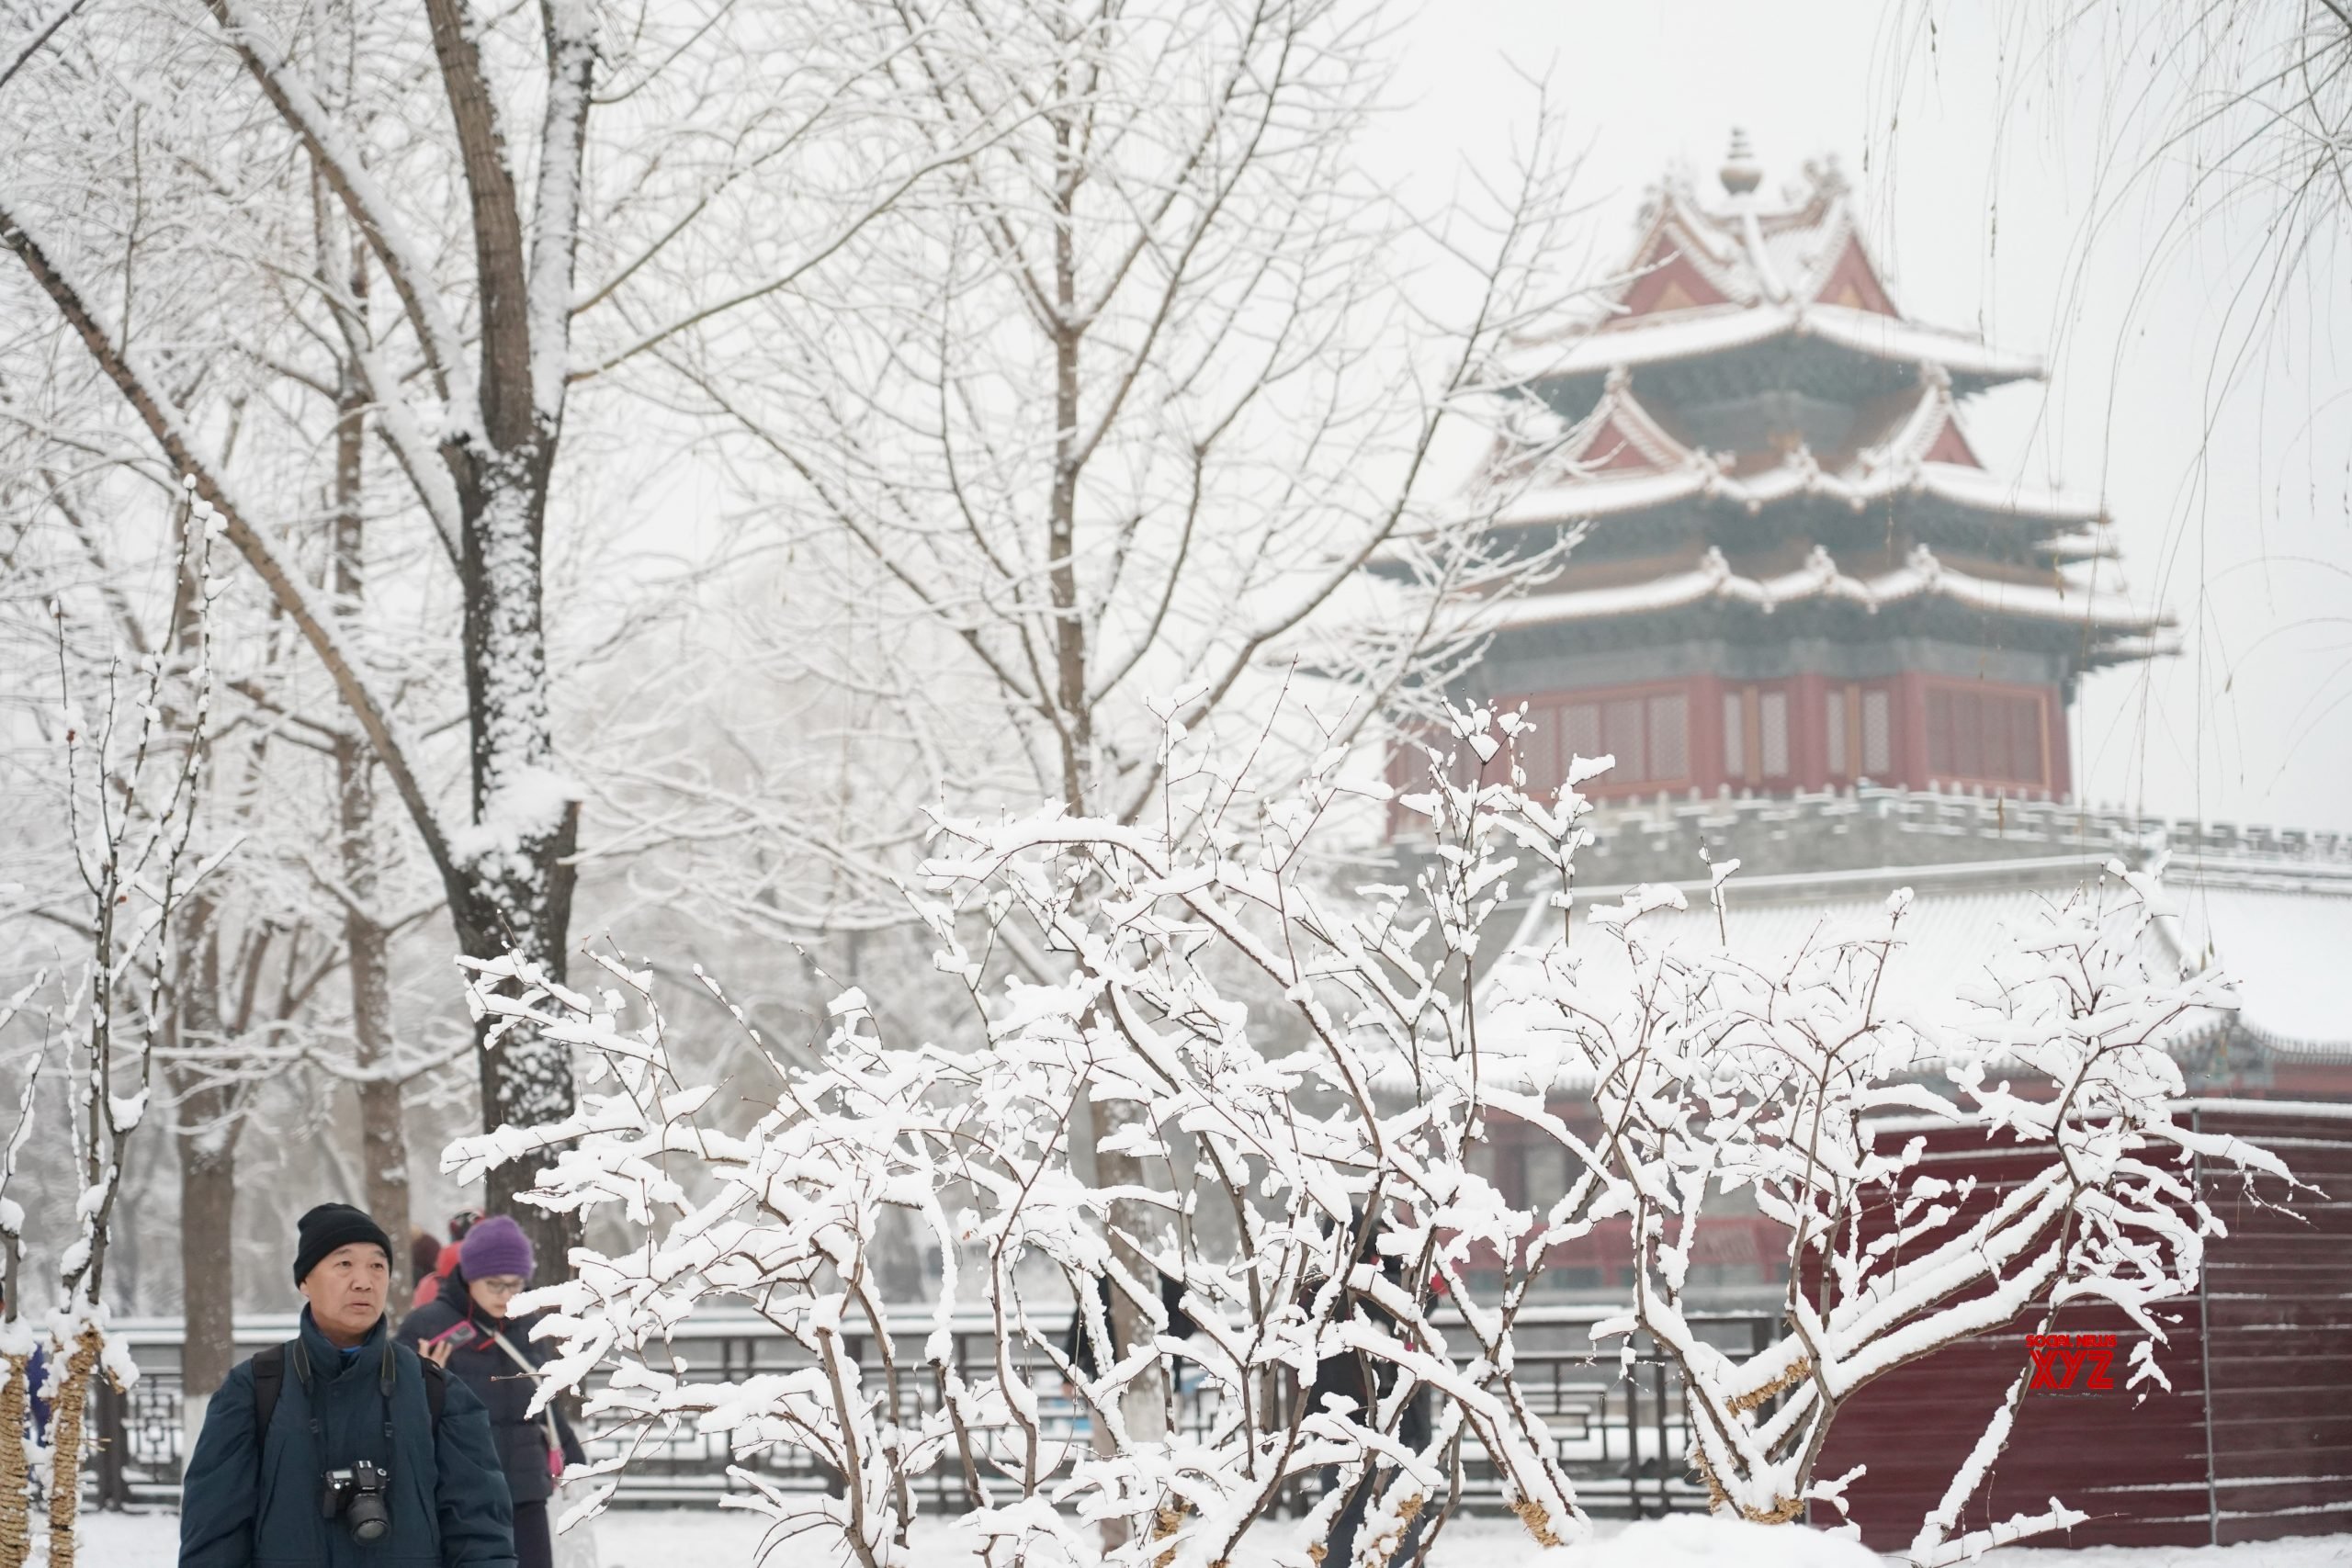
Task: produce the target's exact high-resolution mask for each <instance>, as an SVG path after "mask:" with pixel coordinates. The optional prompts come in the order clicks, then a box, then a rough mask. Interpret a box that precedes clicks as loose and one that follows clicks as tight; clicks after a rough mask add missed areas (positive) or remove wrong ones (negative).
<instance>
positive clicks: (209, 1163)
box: [179, 1126, 237, 1398]
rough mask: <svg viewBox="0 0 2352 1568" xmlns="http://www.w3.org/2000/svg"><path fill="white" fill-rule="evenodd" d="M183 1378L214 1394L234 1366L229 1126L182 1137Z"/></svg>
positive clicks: (187, 1387) (192, 1391)
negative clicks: (184, 1323) (185, 1324)
mask: <svg viewBox="0 0 2352 1568" xmlns="http://www.w3.org/2000/svg"><path fill="white" fill-rule="evenodd" d="M179 1145H180V1148H179V1153H180V1303H181V1306H180V1310H181V1312H182V1313H183V1314H185V1317H186V1321H187V1326H186V1329H185V1331H184V1337H183V1339H182V1341H181V1348H180V1382H181V1387H182V1390H183V1392H184V1393H186V1394H187V1395H189V1396H191V1397H195V1398H205V1397H209V1395H210V1394H211V1393H212V1392H213V1391H214V1390H215V1389H217V1388H219V1387H220V1382H221V1380H222V1379H224V1378H226V1377H227V1376H228V1375H229V1369H230V1368H231V1367H232V1366H234V1365H235V1364H236V1359H237V1349H236V1322H235V1316H234V1314H235V1312H236V1306H237V1277H236V1269H235V1250H234V1249H235V1244H236V1213H237V1140H236V1138H235V1137H234V1136H233V1134H232V1129H230V1128H227V1127H217V1126H213V1127H198V1128H196V1129H194V1130H184V1131H183V1132H182V1133H181V1134H180V1135H179Z"/></svg>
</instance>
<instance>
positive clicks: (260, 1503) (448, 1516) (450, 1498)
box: [180, 1309, 515, 1568]
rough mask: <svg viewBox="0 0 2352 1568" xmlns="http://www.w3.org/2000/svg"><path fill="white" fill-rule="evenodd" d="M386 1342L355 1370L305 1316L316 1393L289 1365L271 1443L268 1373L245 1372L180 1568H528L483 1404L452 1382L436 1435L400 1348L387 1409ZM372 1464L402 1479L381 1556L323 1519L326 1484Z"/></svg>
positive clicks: (417, 1372)
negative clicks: (264, 1405)
mask: <svg viewBox="0 0 2352 1568" xmlns="http://www.w3.org/2000/svg"><path fill="white" fill-rule="evenodd" d="M384 1335H385V1325H383V1324H382V1323H378V1324H377V1325H376V1329H375V1332H374V1333H373V1334H371V1335H369V1336H368V1340H367V1343H366V1344H364V1345H362V1346H361V1347H360V1349H359V1353H358V1355H357V1356H356V1357H354V1358H352V1359H350V1360H348V1361H346V1360H345V1359H344V1357H343V1355H342V1353H341V1352H340V1351H338V1350H337V1349H336V1348H334V1345H333V1344H331V1343H329V1341H328V1340H327V1337H326V1336H324V1335H323V1334H321V1333H320V1332H319V1330H318V1328H317V1326H316V1325H313V1324H312V1323H311V1314H310V1312H309V1310H308V1309H305V1310H304V1312H303V1314H302V1330H301V1344H302V1347H303V1352H304V1355H305V1357H306V1358H307V1360H308V1363H309V1367H310V1383H309V1387H307V1388H306V1387H305V1386H304V1382H303V1379H302V1378H301V1377H300V1376H299V1375H298V1373H297V1370H296V1368H295V1367H294V1366H292V1365H291V1364H289V1365H288V1367H287V1369H286V1378H285V1382H284V1383H283V1384H282V1385H281V1386H280V1388H279V1391H278V1395H277V1409H276V1410H275V1411H274V1412H273V1413H272V1415H271V1416H270V1422H269V1430H268V1432H267V1433H266V1434H265V1433H259V1432H256V1431H255V1430H254V1364H253V1363H252V1362H251V1361H243V1362H240V1363H239V1364H238V1365H237V1366H236V1367H235V1368H234V1369H233V1370H232V1371H231V1372H230V1373H229V1376H228V1380H227V1381H226V1382H223V1383H222V1384H221V1385H220V1392H218V1393H215V1394H213V1396H212V1403H211V1404H210V1405H209V1407H208V1408H207V1409H206V1411H205V1413H204V1429H203V1431H202V1432H200V1433H199V1434H198V1436H197V1439H196V1452H195V1453H194V1454H193V1455H192V1456H190V1458H189V1460H188V1466H187V1477H186V1478H185V1480H184V1481H183V1483H182V1484H181V1491H180V1568H515V1537H514V1519H515V1513H514V1508H513V1506H512V1505H511V1504H510V1503H509V1502H508V1500H507V1495H506V1483H505V1482H504V1481H503V1480H502V1479H501V1478H500V1476H499V1473H498V1461H497V1456H496V1455H495V1453H494V1452H493V1451H492V1448H491V1440H490V1422H489V1419H488V1418H487V1416H485V1415H484V1414H483V1411H482V1407H481V1401H480V1400H477V1399H476V1398H474V1396H473V1395H472V1394H471V1393H469V1392H467V1390H466V1389H464V1388H463V1387H461V1386H459V1385H458V1382H457V1380H455V1379H451V1380H450V1381H449V1383H448V1386H447V1391H446V1393H444V1395H443V1398H442V1406H441V1416H440V1418H439V1419H438V1420H437V1421H436V1420H435V1418H434V1415H433V1409H432V1405H431V1404H430V1403H429V1402H428V1401H427V1399H426V1397H425V1392H424V1379H425V1375H426V1374H425V1371H424V1365H423V1364H422V1363H421V1362H419V1361H418V1359H416V1357H415V1356H414V1355H413V1353H411V1352H410V1351H408V1350H406V1349H401V1348H393V1349H392V1350H391V1356H392V1388H391V1393H390V1397H389V1398H387V1396H386V1395H385V1393H384V1391H383V1382H382V1373H383V1359H384V1354H385V1344H384ZM288 1359H289V1362H290V1361H291V1358H290V1357H289V1358H288ZM313 1410H315V1411H316V1413H317V1415H318V1418H319V1427H320V1430H319V1436H318V1440H317V1441H316V1442H315V1443H314V1442H313V1440H312V1438H311V1414H312V1412H313ZM388 1420H389V1421H390V1426H391V1433H390V1442H389V1443H388V1442H387V1441H386V1435H385V1430H384V1428H385V1425H386V1422H387V1421H388ZM322 1450H323V1451H322ZM363 1459H364V1460H367V1461H370V1462H372V1463H375V1464H379V1465H383V1466H385V1467H386V1468H387V1469H388V1470H389V1471H390V1477H391V1489H390V1505H391V1523H392V1529H391V1533H390V1535H389V1536H388V1537H386V1538H385V1539H384V1540H380V1541H378V1542H376V1543H375V1544H373V1545H371V1546H362V1545H360V1544H359V1543H358V1542H357V1541H356V1540H352V1538H351V1531H350V1529H349V1528H348V1527H347V1526H346V1525H345V1523H344V1521H343V1520H341V1519H339V1518H336V1519H329V1518H322V1517H320V1513H319V1483H320V1477H321V1476H322V1473H323V1472H326V1471H328V1470H342V1469H345V1468H347V1467H348V1466H349V1465H350V1464H351V1463H352V1461H355V1460H363Z"/></svg>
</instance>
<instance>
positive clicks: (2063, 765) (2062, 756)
mask: <svg viewBox="0 0 2352 1568" xmlns="http://www.w3.org/2000/svg"><path fill="white" fill-rule="evenodd" d="M2041 714H2042V728H2043V734H2042V738H2041V744H2042V747H2043V749H2044V750H2043V754H2044V755H2045V756H2047V757H2048V758H2049V759H2050V797H2051V798H2052V800H2064V799H2065V798H2066V797H2067V796H2068V795H2073V794H2074V793H2075V758H2074V750H2075V748H2074V739H2075V737H2074V725H2073V724H2072V722H2070V721H2071V720H2072V719H2073V717H2074V715H2073V712H2072V710H2070V709H2069V708H2068V707H2067V705H2066V700H2065V698H2064V696H2063V695H2062V694H2060V693H2059V692H2058V691H2057V690H2056V689H2055V688H2054V687H2053V688H2052V691H2051V693H2050V700H2049V702H2048V703H2046V704H2044V705H2043V706H2042V710H2041Z"/></svg>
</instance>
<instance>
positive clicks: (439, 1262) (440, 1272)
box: [408, 1209, 481, 1311]
mask: <svg viewBox="0 0 2352 1568" xmlns="http://www.w3.org/2000/svg"><path fill="white" fill-rule="evenodd" d="M479 1219H481V1210H480V1209H460V1210H458V1212H457V1213H454V1214H452V1215H450V1216H449V1239H448V1240H447V1242H445V1243H443V1244H442V1245H441V1246H440V1247H437V1248H436V1249H435V1257H434V1259H433V1263H432V1266H431V1269H430V1270H429V1271H428V1272H427V1273H426V1274H425V1275H424V1278H423V1279H421V1280H417V1282H416V1291H415V1293H414V1294H413V1295H412V1296H410V1298H409V1303H408V1304H409V1309H410V1310H411V1311H414V1310H415V1309H417V1308H418V1307H424V1306H430V1305H432V1304H433V1303H435V1302H436V1301H439V1300H440V1299H441V1281H442V1280H446V1279H447V1278H448V1277H449V1270H450V1269H455V1268H456V1267H457V1266H458V1247H459V1246H461V1245H462V1244H463V1243H464V1241H465V1239H466V1233H467V1232H468V1231H469V1230H471V1229H473V1226H474V1222H475V1221H476V1220H479ZM426 1239H427V1240H430V1239H431V1238H430V1237H427V1238H426Z"/></svg>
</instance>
